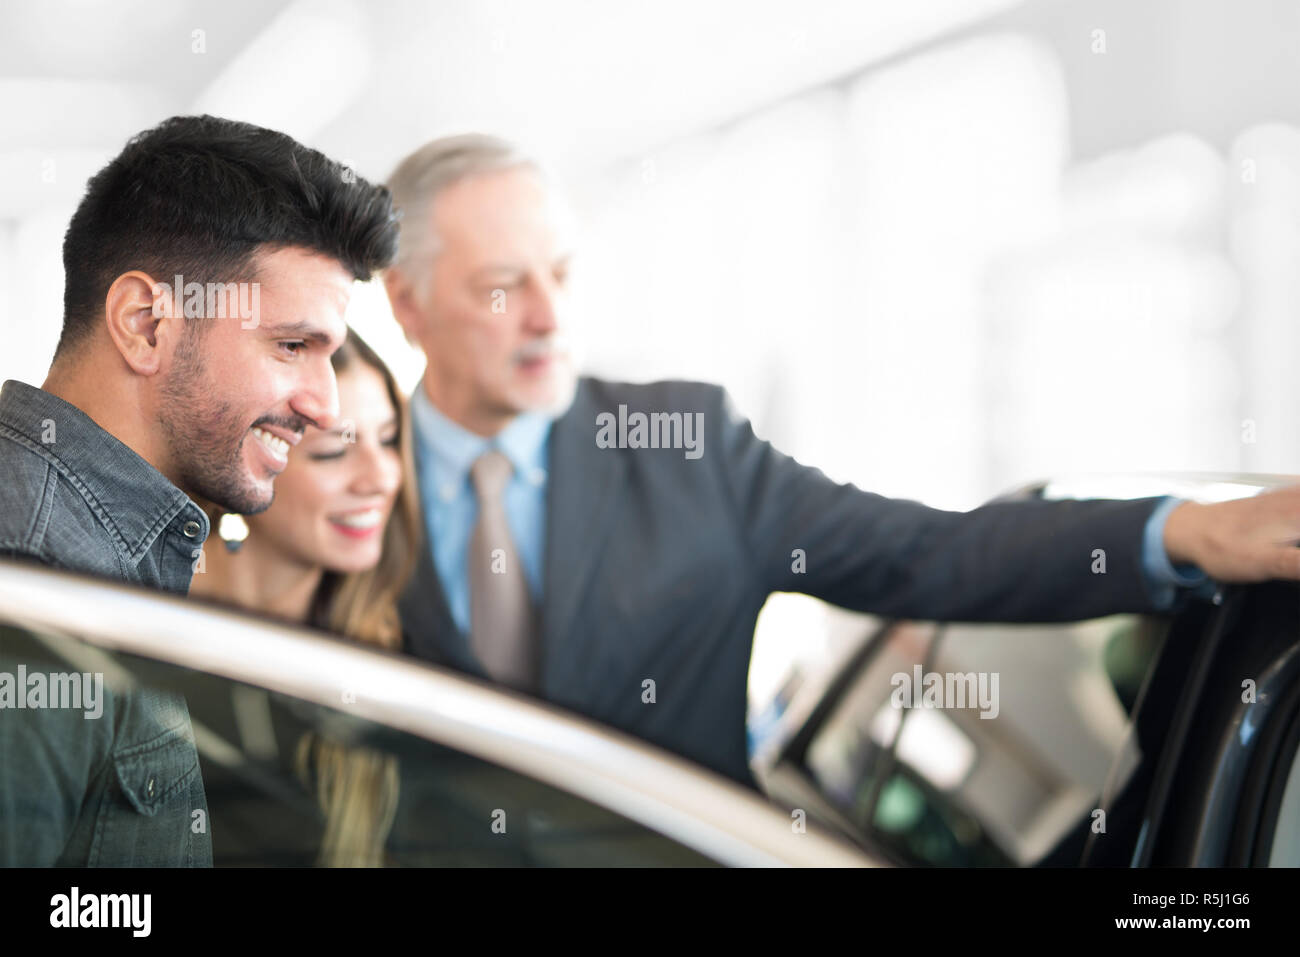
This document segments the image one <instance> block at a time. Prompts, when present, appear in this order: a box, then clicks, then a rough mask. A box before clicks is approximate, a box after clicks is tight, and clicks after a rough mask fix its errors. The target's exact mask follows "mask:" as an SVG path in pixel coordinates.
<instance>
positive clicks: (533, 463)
mask: <svg viewBox="0 0 1300 957" xmlns="http://www.w3.org/2000/svg"><path fill="white" fill-rule="evenodd" d="M411 419H412V422H413V423H414V425H415V438H416V447H417V449H418V450H419V455H420V459H421V461H422V464H423V466H424V468H426V469H427V470H428V478H429V479H430V480H431V482H432V484H433V487H434V488H435V489H438V490H439V491H440V494H441V495H442V496H443V497H448V498H449V497H450V495H449V494H448V493H449V492H450V493H451V494H455V492H456V491H459V490H460V489H461V488H462V487H463V486H464V485H465V483H466V482H467V481H468V480H469V470H470V466H472V465H473V464H474V460H475V459H477V458H478V457H479V456H480V455H482V454H483V453H484V452H485V451H487V450H488V449H489V448H496V449H500V450H501V451H502V452H503V453H504V454H505V456H506V458H508V459H510V463H511V464H512V465H513V466H514V467H515V474H516V475H518V476H520V477H521V478H523V480H524V481H526V482H528V483H530V484H532V485H542V484H543V483H544V482H545V481H546V447H547V438H548V437H549V436H550V432H551V425H552V423H553V422H554V417H553V416H551V415H549V414H547V413H545V412H525V413H524V414H522V415H519V416H517V417H516V418H515V419H514V420H513V421H511V423H510V424H509V425H507V426H506V427H505V428H504V429H502V430H501V432H500V433H499V434H498V435H496V436H495V437H494V438H490V439H489V438H484V437H483V436H481V435H477V434H475V433H473V432H471V431H469V430H468V429H466V428H464V427H462V426H460V425H457V424H456V423H455V422H453V421H452V420H451V419H449V418H447V416H446V415H444V414H443V413H442V412H441V411H439V410H438V408H437V407H436V406H435V405H434V404H433V403H432V402H431V401H430V400H429V396H428V394H427V393H426V392H425V391H424V380H423V379H421V380H420V383H419V384H418V385H417V386H416V387H415V391H414V393H413V394H412V396H411Z"/></svg>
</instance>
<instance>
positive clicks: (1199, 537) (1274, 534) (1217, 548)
mask: <svg viewBox="0 0 1300 957" xmlns="http://www.w3.org/2000/svg"><path fill="white" fill-rule="evenodd" d="M1297 542H1300V485H1292V486H1288V487H1286V488H1279V489H1271V490H1269V491H1267V492H1260V493H1259V494H1258V495H1256V496H1254V497H1252V498H1240V499H1234V500H1232V501H1230V502H1216V503H1214V504H1212V505H1203V504H1200V503H1198V502H1184V503H1183V504H1182V505H1180V506H1178V507H1177V508H1176V509H1174V510H1173V511H1172V512H1170V513H1169V518H1168V520H1167V521H1166V522H1165V551H1166V552H1168V554H1169V560H1170V561H1172V562H1174V563H1175V564H1179V563H1181V562H1192V563H1194V564H1196V565H1197V566H1199V567H1200V569H1201V570H1202V571H1204V572H1205V573H1206V574H1207V575H1209V576H1210V577H1211V578H1214V579H1216V580H1218V581H1221V582H1261V581H1268V580H1269V579H1273V578H1288V579H1300V548H1297V547H1296V543H1297Z"/></svg>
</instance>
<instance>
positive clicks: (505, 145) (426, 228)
mask: <svg viewBox="0 0 1300 957" xmlns="http://www.w3.org/2000/svg"><path fill="white" fill-rule="evenodd" d="M520 166H526V167H530V168H532V169H534V170H537V171H538V172H541V167H540V166H539V164H538V163H537V161H536V160H535V159H533V158H532V157H531V156H530V155H529V154H527V153H525V152H524V151H523V150H521V149H520V148H519V147H517V146H516V145H515V144H513V143H511V142H510V141H508V140H504V139H501V138H500V137H496V136H489V135H487V134H485V133H464V134H461V135H459V136H444V137H441V138H440V139H436V140H433V141H431V142H429V143H426V144H424V145H423V146H421V147H420V148H419V149H418V150H416V151H415V152H414V153H412V154H411V155H410V156H408V157H406V159H404V160H402V162H401V163H399V164H398V166H397V169H395V170H393V173H392V175H391V176H389V177H388V182H387V183H386V184H385V185H387V186H388V189H389V191H390V192H392V194H393V205H394V206H395V207H396V208H397V209H398V210H400V211H401V213H402V220H401V222H402V226H401V234H400V236H399V237H398V245H397V259H396V262H395V265H397V266H399V267H406V268H408V269H409V270H411V271H419V270H420V267H418V266H413V263H415V262H416V261H417V260H419V259H425V258H428V257H431V256H433V255H434V254H436V253H437V251H438V247H437V237H436V236H434V235H432V232H433V223H432V222H431V217H430V210H431V209H432V206H433V201H434V199H435V198H436V197H437V196H438V194H439V193H441V192H442V191H443V190H445V189H447V187H449V186H451V185H453V184H454V183H457V182H459V181H460V180H462V179H465V178H466V177H468V176H474V175H477V174H479V173H492V172H496V171H498V170H506V169H514V168H516V167H520Z"/></svg>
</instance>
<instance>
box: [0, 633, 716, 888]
mask: <svg viewBox="0 0 1300 957" xmlns="http://www.w3.org/2000/svg"><path fill="white" fill-rule="evenodd" d="M78 656H80V660H72V659H76V658H78ZM88 662H89V663H90V665H89V667H90V668H91V669H92V670H93V669H98V671H97V673H101V674H103V675H104V677H105V694H104V697H105V699H106V700H108V701H109V702H110V705H109V707H110V708H116V709H117V710H116V712H114V713H115V714H118V715H121V714H122V713H125V703H131V702H135V703H136V704H138V703H139V702H140V701H145V702H148V703H149V704H150V706H151V710H150V712H149V713H150V714H151V715H164V716H166V717H167V718H168V720H170V721H171V722H172V723H171V725H169V730H168V735H170V737H169V736H168V735H163V736H161V737H160V738H159V740H161V741H162V743H163V744H166V745H167V747H164V748H160V749H143V750H142V749H140V748H139V747H138V744H139V742H137V741H135V740H131V741H126V742H120V741H115V740H114V737H113V733H112V732H113V727H114V726H113V724H112V722H111V721H109V722H102V723H99V724H98V725H96V723H95V722H94V721H89V720H86V719H84V718H83V717H82V714H81V712H80V711H73V710H70V709H64V710H63V711H58V710H55V709H51V708H31V709H26V708H25V709H22V710H19V709H16V708H10V707H6V708H4V709H3V710H0V736H3V738H4V740H3V742H2V743H3V744H4V745H5V746H6V750H5V754H6V758H5V763H4V767H3V768H2V769H0V819H3V824H0V863H3V864H5V865H19V866H23V865H32V864H52V863H61V864H71V865H74V866H77V865H84V864H86V863H88V861H87V859H86V853H85V847H88V846H89V845H90V843H91V841H90V839H89V836H90V835H91V834H93V832H94V829H95V826H96V823H95V821H94V820H85V819H84V817H85V815H84V814H83V813H82V811H83V810H84V808H83V805H84V804H85V803H86V802H85V798H86V795H87V794H88V793H89V792H90V791H92V790H95V789H99V790H101V791H103V792H104V793H106V794H109V795H110V796H111V798H112V801H113V802H114V803H113V809H114V813H116V814H118V815H119V819H118V821H117V823H116V825H115V827H116V828H117V829H118V831H119V833H124V834H128V837H127V839H125V840H124V841H123V842H122V843H123V848H120V849H119V851H120V853H119V856H118V857H117V858H116V859H114V860H112V861H103V862H101V863H114V864H125V865H130V864H133V863H149V864H153V865H163V866H174V865H185V864H194V865H196V866H205V865H207V864H208V863H212V864H215V865H216V866H313V865H377V866H462V865H463V866H495V865H505V866H556V865H558V866H564V865H580V866H583V865H590V866H615V865H634V866H658V865H671V866H697V865H706V866H711V865H712V864H713V862H712V861H710V860H708V859H707V858H704V857H702V856H701V855H699V854H697V853H696V852H694V851H692V850H690V849H689V848H686V847H683V846H681V845H679V844H677V843H676V842H674V841H672V840H670V839H668V838H666V837H664V836H662V835H660V834H658V833H657V832H654V831H651V830H649V829H647V828H645V827H642V826H641V825H639V824H636V823H634V822H632V821H629V820H627V819H625V818H623V817H622V816H620V815H618V814H615V813H612V812H610V811H608V810H606V809H604V808H601V807H599V806H597V805H594V804H591V803H590V802H587V801H584V800H582V799H580V798H577V797H574V796H573V795H570V794H568V793H567V792H565V791H562V790H560V789H557V788H554V787H551V786H549V785H546V784H543V783H541V782H538V781H535V780H533V779H531V778H528V777H526V776H524V775H520V774H517V773H515V772H513V771H510V770H508V769H506V768H503V767H500V766H498V765H495V764H493V763H491V762H488V761H484V760H482V759H479V758H477V757H475V756H473V755H470V754H466V753H463V752H460V751H457V750H454V749H451V748H447V747H443V746H440V745H437V744H434V743H432V742H430V741H427V740H424V739H422V738H418V737H416V736H413V735H410V734H407V733H404V732H401V731H398V730H395V729H392V728H388V727H385V726H382V725H378V724H375V723H373V722H368V721H364V720H361V719H359V718H357V717H355V716H353V715H350V714H348V713H346V711H344V710H342V709H334V708H326V707H321V706H319V705H316V704H312V703H308V702H304V701H300V700H296V699H293V698H288V697H285V696H283V695H279V694H275V693H270V692H268V691H266V690H265V689H262V688H257V687H252V686H249V685H246V684H241V683H238V682H233V681H229V680H227V679H225V678H222V677H219V676H214V675H210V674H204V673H200V672H194V671H190V670H188V669H182V668H178V667H175V666H172V665H168V664H164V663H159V662H156V661H149V660H144V659H140V658H137V657H134V656H130V655H123V654H116V653H110V652H105V651H104V650H102V649H99V648H93V647H90V646H89V645H85V644H83V643H81V642H77V641H75V640H72V639H68V638H58V639H55V638H53V637H51V636H44V635H33V634H31V633H29V632H27V631H25V630H22V629H17V628H12V627H0V673H9V674H14V675H16V674H17V673H18V669H19V667H20V666H21V668H22V669H23V673H24V674H35V673H36V671H37V670H41V671H42V672H44V673H49V672H59V671H62V672H72V671H77V672H81V671H83V670H86V668H85V667H83V666H87V664H88ZM2 684H3V683H2V682H0V685H2ZM2 692H3V687H0V693H2ZM168 703H172V704H173V705H179V707H180V708H182V709H183V710H184V714H185V715H186V720H184V721H182V720H181V719H180V717H179V715H180V714H181V712H179V711H168V710H167V708H166V707H164V705H166V704H168ZM83 724H84V725H87V726H94V729H93V730H92V731H89V732H88V731H87V729H86V728H83ZM119 724H120V722H119ZM155 737H158V736H155ZM77 738H79V739H81V740H84V741H86V742H89V743H88V744H87V745H86V746H85V747H83V748H82V749H81V750H80V751H78V750H77V749H72V751H71V752H69V751H68V749H67V748H66V747H65V745H66V744H67V743H68V741H71V740H74V739H77ZM16 742H21V743H22V744H23V747H21V748H20V747H16V746H13V745H15V743H16ZM169 742H174V745H173V744H171V743H169ZM195 751H197V756H198V757H197V762H196V761H194V760H193V759H192V757H191V759H190V760H189V761H188V763H187V761H186V756H187V755H191V756H192V755H193V754H194V753H195ZM82 752H84V755H83V757H84V758H85V760H82V761H77V762H72V763H69V761H70V760H71V759H65V757H61V755H65V754H69V753H70V754H73V755H74V757H75V755H77V754H82ZM100 752H102V754H101V753H100ZM105 756H107V757H108V758H110V762H109V763H110V766H111V767H113V768H115V771H113V772H110V773H109V775H108V777H106V778H103V779H96V777H95V774H94V768H95V767H97V766H98V765H97V764H96V761H98V760H100V759H101V758H104V757H105ZM59 762H62V763H59ZM137 779H138V780H137ZM160 811H161V813H160ZM194 811H202V814H201V815H200V816H199V817H200V818H201V820H199V818H196V817H194V813H193V812H194ZM92 817H93V815H92ZM160 817H161V818H162V819H163V820H162V824H161V827H158V826H154V827H148V826H136V827H135V828H134V830H132V831H129V832H128V831H122V830H121V826H122V825H140V824H141V822H144V823H145V824H153V823H156V822H157V821H158V819H159V818H160ZM196 821H197V822H198V823H197V824H195V822H196ZM196 827H197V828H198V829H195V828H196ZM32 834H40V835H48V838H42V840H37V841H34V840H32V838H31V835H32ZM47 844H48V845H49V846H46V845H47ZM83 844H84V845H85V847H83V846H82V845H83ZM209 846H210V850H209Z"/></svg>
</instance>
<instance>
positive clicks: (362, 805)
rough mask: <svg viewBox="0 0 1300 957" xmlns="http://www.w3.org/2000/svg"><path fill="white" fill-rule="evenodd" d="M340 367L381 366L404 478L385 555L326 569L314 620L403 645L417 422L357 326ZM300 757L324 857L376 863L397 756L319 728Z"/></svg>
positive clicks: (413, 529) (393, 795)
mask: <svg viewBox="0 0 1300 957" xmlns="http://www.w3.org/2000/svg"><path fill="white" fill-rule="evenodd" d="M331 361H332V363H333V365H334V371H335V373H337V374H341V373H343V372H346V371H347V369H349V368H350V367H352V366H353V365H354V364H357V363H364V364H365V365H368V366H370V367H371V368H373V369H375V370H376V371H378V372H379V374H380V375H381V376H383V379H384V385H385V387H386V388H387V390H388V397H389V399H391V400H392V403H393V408H394V409H395V410H396V412H397V418H398V430H399V435H398V448H399V450H400V453H401V458H402V484H401V486H400V487H399V489H398V493H397V498H396V501H395V502H394V505H393V512H392V515H390V516H389V519H388V524H387V526H386V527H385V529H384V540H383V546H382V549H381V551H380V557H379V562H378V563H377V564H376V565H375V567H374V568H371V569H369V570H367V571H364V572H357V573H354V574H348V575H343V574H339V573H337V572H331V571H326V573H325V575H324V577H323V578H322V579H321V584H320V587H319V588H318V589H317V592H316V596H315V599H314V600H313V602H312V611H311V614H310V623H311V624H314V625H316V626H317V627H321V628H325V629H328V630H329V631H332V632H335V633H337V634H341V635H345V636H347V637H349V638H355V639H356V640H358V641H362V642H365V643H367V644H372V645H377V646H379V647H380V648H387V649H390V650H396V649H398V648H400V647H401V645H402V625H401V620H400V618H399V616H398V611H397V602H398V599H399V598H400V597H401V594H402V591H403V589H404V588H405V587H406V584H407V582H408V581H409V580H410V578H411V575H412V574H413V573H414V571H415V563H416V559H417V555H418V550H419V549H420V548H421V547H422V543H423V538H424V536H423V535H422V534H421V530H420V502H419V497H418V496H419V492H418V489H417V488H416V486H415V467H414V451H413V442H412V439H411V422H410V415H409V410H408V408H407V403H406V399H405V397H404V396H403V395H402V392H401V390H400V389H399V388H398V386H397V380H396V379H394V378H393V374H392V372H391V371H390V370H389V369H388V366H386V365H385V364H384V362H383V360H382V359H380V358H379V356H378V355H377V354H376V353H375V351H374V350H373V349H371V348H370V346H368V345H367V344H366V343H365V341H364V340H363V339H362V338H361V337H360V336H358V335H357V334H356V333H355V332H353V331H352V330H351V329H349V330H348V335H347V339H346V340H345V341H344V343H343V345H342V346H340V347H339V349H338V351H336V352H335V353H334V355H333V357H332V359H331ZM294 758H295V760H294V764H295V767H296V769H297V771H298V773H299V775H300V776H301V777H302V778H303V779H304V781H305V782H306V783H307V784H308V786H309V787H313V790H315V792H316V798H317V801H318V802H319V804H320V809H321V812H322V813H323V815H324V817H325V836H324V839H323V840H322V842H321V849H320V857H319V863H321V864H323V865H325V866H329V867H376V866H382V865H383V863H384V844H385V841H386V840H387V837H388V833H389V831H390V830H391V829H392V826H393V818H394V816H395V814H396V811H397V798H398V791H399V781H398V773H397V759H396V758H395V757H393V756H391V755H387V754H383V753H381V752H377V751H373V750H371V749H369V748H364V747H356V746H349V745H343V744H340V743H338V742H336V741H331V740H329V739H328V738H324V737H322V736H321V735H319V734H317V733H315V732H311V733H308V734H305V735H303V737H302V739H301V740H300V741H299V742H298V749H297V753H296V754H295V756H294Z"/></svg>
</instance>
